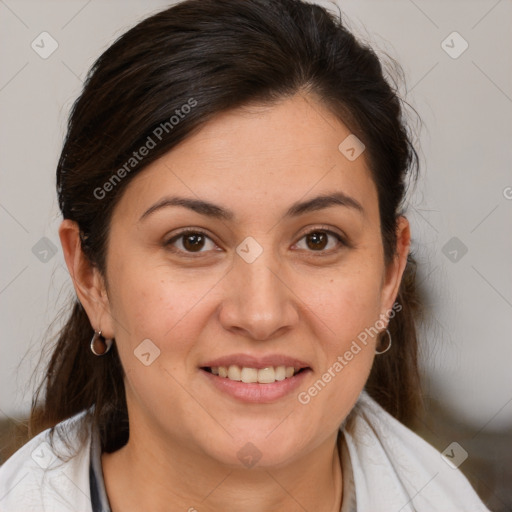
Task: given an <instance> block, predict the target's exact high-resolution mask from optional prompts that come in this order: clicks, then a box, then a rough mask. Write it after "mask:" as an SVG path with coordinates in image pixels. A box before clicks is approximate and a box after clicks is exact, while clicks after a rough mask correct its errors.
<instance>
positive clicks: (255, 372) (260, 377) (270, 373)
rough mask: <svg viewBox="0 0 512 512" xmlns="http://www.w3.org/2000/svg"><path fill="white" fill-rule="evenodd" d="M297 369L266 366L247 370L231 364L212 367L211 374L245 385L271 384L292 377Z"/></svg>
mask: <svg viewBox="0 0 512 512" xmlns="http://www.w3.org/2000/svg"><path fill="white" fill-rule="evenodd" d="M298 371H299V368H294V367H293V366H268V367H267V368H260V369H258V368H248V367H245V366H244V367H242V368H241V367H240V366H238V365H236V364H232V365H230V366H229V367H226V366H214V367H212V368H211V372H212V373H213V374H214V375H218V376H219V377H227V378H228V379H230V380H235V381H242V382H245V383H248V384H249V383H255V382H258V383H260V384H271V383H272V382H276V381H281V380H284V379H289V378H290V377H293V376H294V375H295V374H296V373H297V372H298Z"/></svg>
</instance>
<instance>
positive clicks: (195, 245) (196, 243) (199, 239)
mask: <svg viewBox="0 0 512 512" xmlns="http://www.w3.org/2000/svg"><path fill="white" fill-rule="evenodd" d="M191 240H192V243H189V242H190V241H191ZM203 244H204V237H203V235H201V234H200V233H194V234H191V235H187V236H185V240H184V243H183V245H184V247H185V249H187V250H190V251H194V250H197V249H201V248H202V246H203Z"/></svg>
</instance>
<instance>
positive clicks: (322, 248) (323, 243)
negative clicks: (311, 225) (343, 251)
mask: <svg viewBox="0 0 512 512" xmlns="http://www.w3.org/2000/svg"><path fill="white" fill-rule="evenodd" d="M330 239H335V242H333V243H331V246H330V247H329V248H327V247H328V245H329V242H330ZM302 240H305V242H306V243H305V245H306V249H307V250H309V251H312V252H333V251H335V250H336V246H338V247H339V246H345V245H347V244H346V243H345V240H344V239H343V238H342V237H341V235H338V233H335V232H334V231H330V230H325V229H315V230H313V231H310V232H309V233H306V234H305V235H304V236H303V237H302V238H301V241H302ZM336 241H337V243H336ZM299 243H300V242H299ZM333 244H334V245H333Z"/></svg>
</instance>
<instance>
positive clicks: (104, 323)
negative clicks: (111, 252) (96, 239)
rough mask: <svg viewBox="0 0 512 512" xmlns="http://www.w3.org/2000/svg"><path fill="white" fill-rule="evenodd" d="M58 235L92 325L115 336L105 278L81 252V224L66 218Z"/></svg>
mask: <svg viewBox="0 0 512 512" xmlns="http://www.w3.org/2000/svg"><path fill="white" fill-rule="evenodd" d="M59 237H60V242H61V245H62V250H63V252H64V259H65V260H66V265H67V267H68V271H69V274H70V276H71V279H72V280H73V285H74V287H75V291H76V294H77V296H78V299H79V300H80V303H81V304H82V306H83V307H84V309H85V311H86V313H87V316H88V317H89V321H90V323H91V325H92V327H93V328H94V329H95V330H97V331H99V330H101V331H102V336H104V337H105V338H113V337H114V329H113V321H112V316H111V313H110V304H109V300H108V296H107V291H106V287H105V283H104V279H103V277H102V276H101V274H100V272H99V270H98V269H97V268H96V267H95V266H94V265H92V264H91V262H90V261H89V260H88V259H87V257H86V256H85V254H84V253H83V251H82V244H81V241H80V232H79V228H78V224H77V223H76V222H74V221H71V220H69V219H64V221H62V224H61V225H60V228H59Z"/></svg>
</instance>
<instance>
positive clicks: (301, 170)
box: [118, 95, 377, 221]
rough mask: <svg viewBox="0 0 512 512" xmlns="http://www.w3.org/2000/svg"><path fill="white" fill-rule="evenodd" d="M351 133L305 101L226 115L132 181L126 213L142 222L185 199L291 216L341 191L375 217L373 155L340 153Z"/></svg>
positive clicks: (246, 213) (240, 212)
mask: <svg viewBox="0 0 512 512" xmlns="http://www.w3.org/2000/svg"><path fill="white" fill-rule="evenodd" d="M350 135H351V133H350V130H349V129H348V128H347V127H346V126H345V125H344V124H343V123H342V122H341V121H340V120H339V119H337V118H336V117H335V116H334V115H333V114H332V113H330V111H329V110H327V109H326V108H325V107H324V106H322V105H321V104H319V103H318V102H317V101H315V100H314V99H312V98H311V97H306V96H302V95H296V96H293V97H291V98H287V99H285V100H282V101H280V102H279V103H276V104H274V105H271V106H261V105H253V106H247V107H243V108H240V109H236V110H232V111H228V112H223V113H220V114H218V115H217V116H215V117H214V118H213V119H212V120H210V121H208V122H207V123H205V124H204V125H203V126H202V128H201V129H200V130H199V131H198V132H196V133H195V134H193V135H191V136H189V137H188V138H187V139H185V140H184V141H182V142H181V143H180V144H179V145H178V146H176V147H175V148H173V149H172V150H171V151H169V152H168V153H167V154H165V155H164V156H163V157H161V158H160V159H158V160H157V161H155V162H153V163H152V164H150V165H149V166H148V167H147V168H146V169H144V170H143V171H141V172H140V173H139V174H138V175H136V176H135V177H134V178H132V180H131V182H130V184H129V185H128V187H127V188H126V190H125V192H124V197H123V198H122V199H121V201H120V203H119V207H118V208H119V209H121V210H123V212H122V213H123V216H126V215H129V216H137V215H138V217H137V218H139V217H140V216H141V215H143V214H144V212H145V211H146V210H147V209H148V208H149V207H150V206H151V205H152V204H153V203H156V202H158V201H159V200H162V199H163V198H164V197H165V196H169V195H172V196H176V195H178V196H187V197H190V198H195V199H203V200H207V201H209V202H212V203H215V204H222V205H224V206H225V207H226V209H228V208H229V209H230V210H232V211H233V213H234V214H235V216H236V217H237V218H236V219H235V220H238V221H240V220H242V218H243V217H251V216H254V215H259V216H263V215H267V214H269V215H270V212H271V211H272V212H274V213H277V212H278V211H279V212H280V213H281V214H283V213H285V210H289V207H290V205H292V204H294V203H297V202H298V201H299V200H301V199H302V200H306V199H307V198H308V197H314V196H317V195H321V194H322V193H327V192H329V193H331V192H334V191H339V192H342V193H344V194H345V195H347V196H350V197H353V198H355V199H356V200H357V201H358V202H359V203H360V204H361V205H362V206H363V208H364V211H365V214H369V215H372V214H374V213H376V212H377V204H376V203H377V192H376V189H375V187H374V184H373V181H372V179H371V174H370V172H369V169H368V168H367V163H366V159H365V154H364V152H363V153H362V154H361V155H360V156H359V157H358V158H356V159H355V160H349V159H348V158H347V157H346V156H345V154H344V153H343V152H342V151H340V149H339V146H340V143H342V142H343V141H344V140H346V139H347V137H349V136H350ZM230 205H231V206H230Z"/></svg>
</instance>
